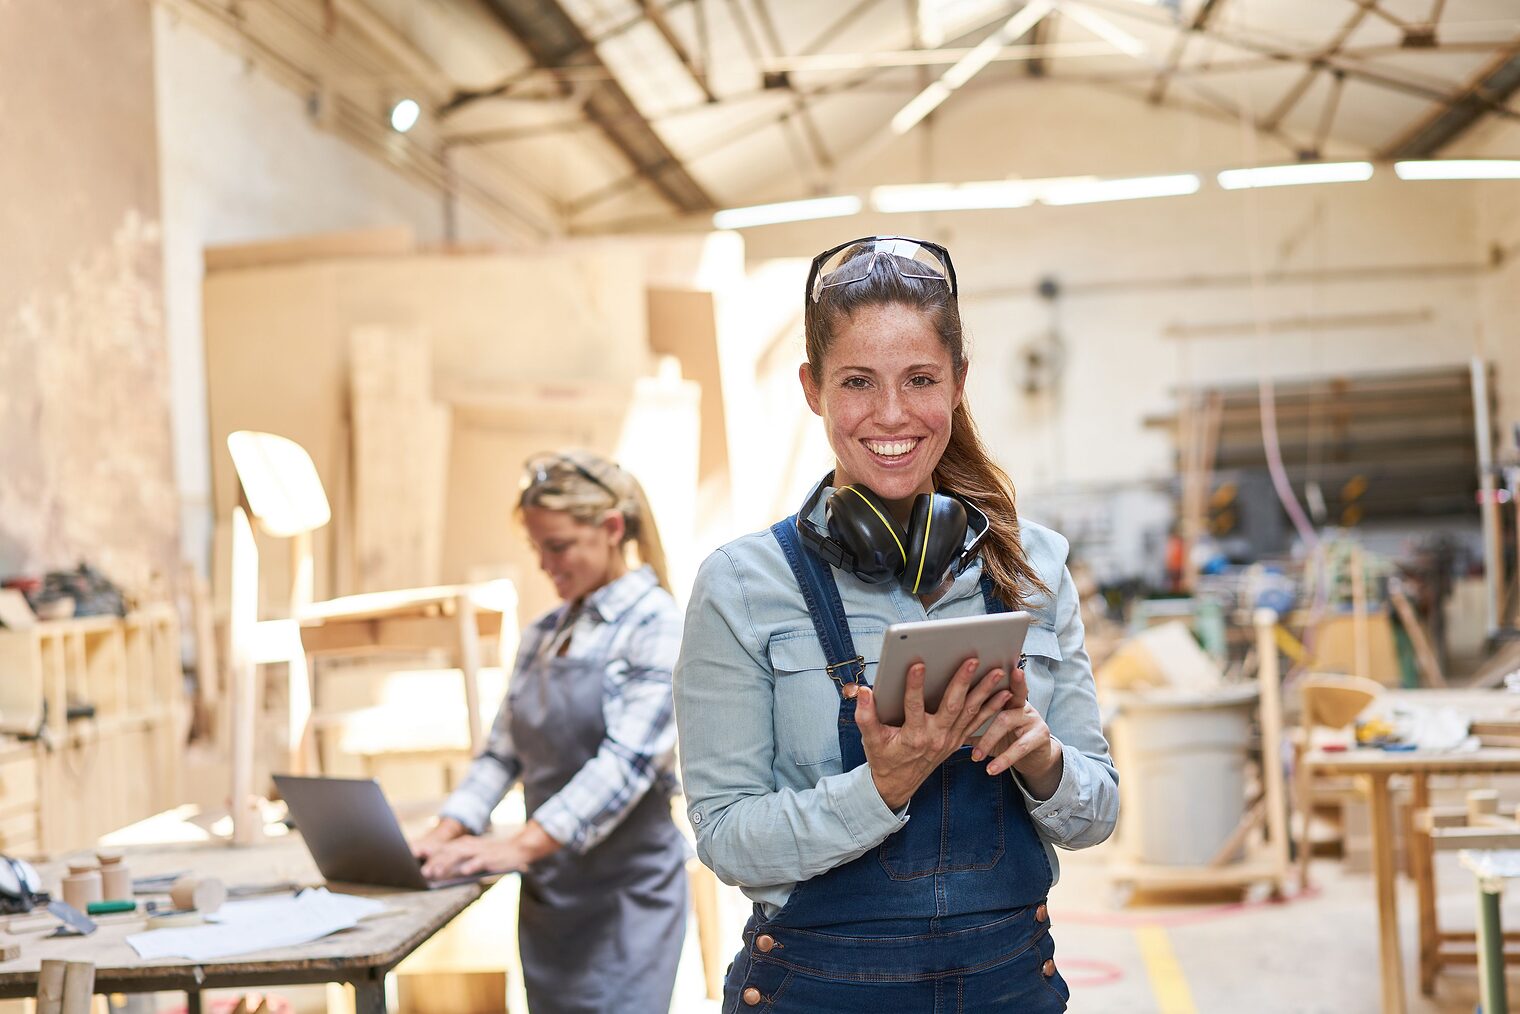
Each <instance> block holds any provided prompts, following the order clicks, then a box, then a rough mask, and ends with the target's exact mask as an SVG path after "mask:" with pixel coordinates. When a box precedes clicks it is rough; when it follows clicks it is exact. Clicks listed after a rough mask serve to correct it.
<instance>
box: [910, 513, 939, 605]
mask: <svg viewBox="0 0 1520 1014" xmlns="http://www.w3.org/2000/svg"><path fill="white" fill-rule="evenodd" d="M933 528H934V494H933V493H930V494H929V512H928V513H927V514H926V515H925V516H924V540H923V548H922V549H921V550H919V554H918V573H917V574H916V575H914V577H913V594H914V595H917V594H918V586H919V583H920V582H922V581H923V579H924V560H925V558H927V557H928V555H929V532H930V531H932V530H933Z"/></svg>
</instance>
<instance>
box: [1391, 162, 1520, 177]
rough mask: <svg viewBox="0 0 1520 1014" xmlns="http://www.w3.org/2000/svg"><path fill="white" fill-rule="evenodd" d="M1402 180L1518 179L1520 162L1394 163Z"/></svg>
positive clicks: (1394, 167) (1395, 169)
mask: <svg viewBox="0 0 1520 1014" xmlns="http://www.w3.org/2000/svg"><path fill="white" fill-rule="evenodd" d="M1393 171H1394V172H1396V173H1398V176H1399V179H1401V180H1520V159H1507V158H1443V159H1437V160H1433V161H1429V162H1395V163H1394V164H1393Z"/></svg>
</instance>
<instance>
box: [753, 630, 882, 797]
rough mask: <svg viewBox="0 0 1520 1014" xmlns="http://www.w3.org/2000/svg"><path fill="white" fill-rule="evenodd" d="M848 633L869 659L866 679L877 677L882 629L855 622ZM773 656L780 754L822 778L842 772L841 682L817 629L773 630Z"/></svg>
mask: <svg viewBox="0 0 1520 1014" xmlns="http://www.w3.org/2000/svg"><path fill="white" fill-rule="evenodd" d="M850 637H851V640H853V641H854V642H855V650H856V651H857V652H858V653H859V654H860V656H861V657H862V658H863V659H864V660H865V665H866V682H868V683H870V682H873V681H874V680H875V678H876V663H877V662H878V661H879V660H880V658H881V639H882V628H880V627H874V628H870V629H867V628H864V627H862V628H860V629H856V628H855V627H853V626H852V627H851V628H850ZM770 658H771V671H772V672H773V673H774V674H775V677H776V691H775V693H776V698H775V708H776V710H775V715H776V750H777V753H778V754H780V755H781V756H782V757H784V758H786V759H787V760H789V761H791V762H792V763H793V764H795V765H797V766H798V767H801V768H805V769H808V770H810V771H812V772H813V773H814V774H815V775H816V776H817V777H820V778H821V777H823V776H824V775H826V774H831V773H834V772H837V771H839V770H840V769H841V761H840V751H839V684H838V683H836V682H835V681H834V679H833V678H832V677H831V676H830V675H829V672H828V669H827V666H828V661H827V660H826V659H825V658H824V654H823V647H822V646H821V645H820V644H819V643H818V636H817V634H815V633H814V631H813V630H812V628H811V627H810V628H808V629H806V630H799V631H787V632H782V633H779V634H775V635H773V636H772V637H771V639H770ZM847 672H848V667H845V668H843V669H841V670H840V671H839V675H840V676H841V678H844V676H845V674H846V673H847Z"/></svg>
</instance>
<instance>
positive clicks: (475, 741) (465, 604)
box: [454, 592, 485, 756]
mask: <svg viewBox="0 0 1520 1014" xmlns="http://www.w3.org/2000/svg"><path fill="white" fill-rule="evenodd" d="M454 605H455V616H456V617H457V619H458V621H459V670H460V672H461V674H462V675H463V676H464V709H465V711H466V713H467V718H468V721H469V723H470V755H471V756H479V755H480V752H481V751H482V750H484V749H485V742H484V732H483V731H482V729H481V726H480V627H479V626H478V625H477V621H476V617H475V600H474V599H472V598H470V596H469V593H468V592H466V593H465V594H463V595H460V596H459V597H458V598H457V599H455V600H454Z"/></svg>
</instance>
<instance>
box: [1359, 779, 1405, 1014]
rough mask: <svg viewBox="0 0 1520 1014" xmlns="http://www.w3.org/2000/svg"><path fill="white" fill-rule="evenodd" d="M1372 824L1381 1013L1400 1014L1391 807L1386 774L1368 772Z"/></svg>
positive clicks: (1400, 968)
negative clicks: (1380, 978) (1381, 979)
mask: <svg viewBox="0 0 1520 1014" xmlns="http://www.w3.org/2000/svg"><path fill="white" fill-rule="evenodd" d="M1367 780H1368V792H1367V801H1368V804H1369V807H1368V808H1369V810H1370V814H1369V816H1370V818H1371V819H1370V823H1371V825H1372V871H1373V878H1374V880H1375V881H1376V884H1377V915H1378V954H1379V958H1380V964H1381V966H1382V972H1383V1011H1384V1014H1404V961H1403V957H1402V955H1401V954H1400V953H1399V899H1398V892H1397V890H1396V887H1397V885H1396V883H1395V877H1396V876H1397V874H1398V871H1397V869H1395V866H1394V855H1393V807H1392V804H1391V800H1390V795H1389V791H1388V776H1387V775H1385V774H1374V775H1368V776H1367Z"/></svg>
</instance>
